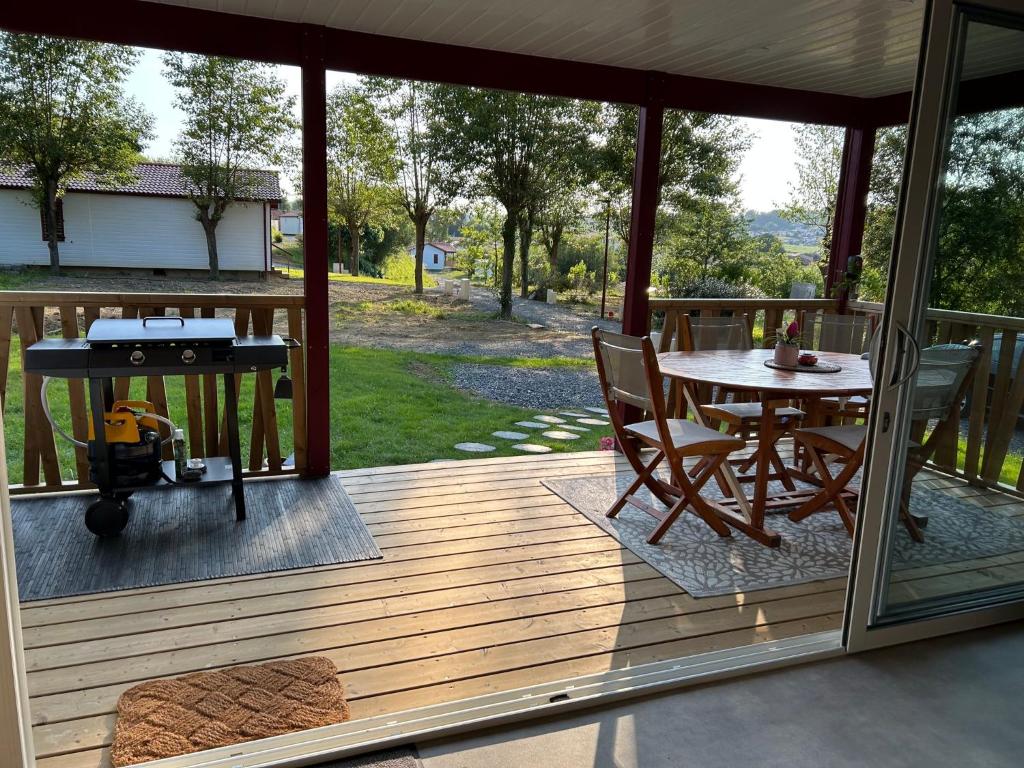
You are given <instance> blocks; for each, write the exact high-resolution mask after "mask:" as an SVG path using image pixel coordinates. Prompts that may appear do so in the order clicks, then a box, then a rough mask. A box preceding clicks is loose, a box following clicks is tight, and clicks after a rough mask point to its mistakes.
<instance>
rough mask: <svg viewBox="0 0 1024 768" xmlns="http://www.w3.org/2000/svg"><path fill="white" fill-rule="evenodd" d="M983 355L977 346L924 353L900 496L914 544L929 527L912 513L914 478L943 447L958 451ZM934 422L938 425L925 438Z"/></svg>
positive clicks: (941, 347)
mask: <svg viewBox="0 0 1024 768" xmlns="http://www.w3.org/2000/svg"><path fill="white" fill-rule="evenodd" d="M981 352H982V348H981V346H980V345H978V344H966V345H965V344H939V345H936V346H934V347H928V348H927V349H924V350H922V351H921V363H920V365H919V366H918V369H917V374H916V380H915V385H914V408H913V411H912V413H911V440H910V445H909V446H908V448H907V464H906V468H905V469H904V471H903V486H902V488H901V493H900V518H901V519H902V520H903V523H904V525H906V526H907V531H908V532H909V533H910V535H911V537H912V538H913V539H914V541H918V542H920V541H924V534H923V533H922V531H921V529H922V528H924V527H925V526H926V525H927V524H928V518H927V517H926V516H923V515H915V514H913V513H912V512H911V510H910V492H911V487H912V486H913V483H914V478H915V477H916V476H917V473H918V472H920V471H921V470H922V469H923V468H924V466H925V464H927V463H928V461H929V460H930V459H931V458H932V456H934V455H935V452H936V450H938V449H939V448H940V447H941V446H942V445H944V444H946V443H947V442H950V441H952V442H953V443H954V449H955V442H956V439H957V436H958V434H959V432H960V406H961V404H962V403H963V401H964V397H966V395H967V391H968V390H969V389H970V387H971V384H972V383H973V381H974V374H975V371H976V370H977V367H978V360H980V359H981ZM933 420H937V422H936V423H935V426H934V427H933V428H932V431H931V432H929V433H928V434H927V436H925V432H926V430H927V426H928V424H929V423H930V422H932V421H933ZM953 455H955V450H954V454H953Z"/></svg>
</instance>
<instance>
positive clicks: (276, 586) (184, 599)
mask: <svg viewBox="0 0 1024 768" xmlns="http://www.w3.org/2000/svg"><path fill="white" fill-rule="evenodd" d="M617 460H620V459H616V457H615V456H614V455H613V454H611V453H596V452H595V453H579V454H552V455H548V456H542V457H525V456H524V457H516V458H500V459H477V460H470V461H463V462H457V463H451V462H449V463H440V464H422V465H414V466H396V467H380V468H376V469H365V470H356V471H350V472H345V473H343V475H342V477H343V479H344V482H345V485H346V487H347V488H348V490H349V493H350V494H351V496H352V499H353V500H354V502H355V504H356V506H357V508H358V509H359V511H360V513H361V514H362V515H363V517H364V519H365V521H366V523H367V524H368V526H369V528H370V530H371V532H372V533H373V535H374V536H375V538H376V540H377V542H378V543H379V545H380V547H381V549H382V550H383V552H384V559H383V560H381V561H372V562H361V563H351V564H347V565H340V566H330V567H321V568H313V569H308V570H303V571H288V572H281V573H272V574H261V575H255V576H249V577H243V578H232V579H222V580H216V581H205V582H194V583H188V584H177V585H173V586H166V587H159V588H151V589H141V590H133V591H130V592H120V593H106V594H101V595H92V596H87V597H81V598H71V599H62V600H54V601H48V602H40V603H31V604H25V605H23V607H22V621H23V622H24V635H25V646H26V656H27V664H28V669H29V689H30V695H31V697H32V699H31V715H32V722H33V724H34V735H35V745H36V750H37V754H38V756H39V765H40V766H41V768H100V767H102V768H107V767H108V766H109V760H108V753H107V746H108V745H109V743H110V739H111V735H112V732H113V726H114V714H113V712H114V706H115V703H116V701H117V697H118V695H119V694H120V693H121V692H122V691H123V690H125V689H126V688H128V687H130V686H131V685H133V684H135V683H138V682H140V681H143V680H146V679H151V678H157V677H166V676H173V675H179V674H183V673H187V672H190V671H195V670H199V669H204V668H211V667H217V666H226V665H231V664H244V663H252V662H260V661H266V660H270V659H275V658H281V657H288V656H293V655H302V654H309V653H318V654H323V655H326V656H328V657H330V658H332V659H333V660H334V662H335V663H336V664H337V666H338V667H339V669H341V670H342V676H341V677H342V681H343V683H344V685H345V689H346V692H347V694H348V696H349V699H350V702H351V707H352V716H353V718H360V717H365V716H368V715H375V714H382V713H393V712H398V711H400V710H404V709H408V708H411V707H417V706H422V705H426V704H431V703H438V702H446V701H454V700H458V699H462V698H466V697H469V696H475V695H478V694H482V693H488V692H493V691H499V690H509V689H514V688H519V687H523V686H527V685H531V684H535V683H539V682H544V681H552V680H559V679H564V678H570V677H573V676H577V675H581V674H587V673H594V672H601V671H605V670H609V669H618V668H624V667H627V666H635V665H637V664H643V663H645V662H651V661H657V660H663V659H669V658H674V657H680V656H685V655H688V654H693V653H699V652H703V651H709V650H713V649H720V648H727V647H733V646H741V645H744V644H749V643H758V642H764V641H767V640H773V639H777V638H782V637H789V636H794V635H799V634H803V633H809V632H817V631H821V630H827V629H835V628H838V627H839V626H840V624H841V620H842V610H843V600H844V590H845V587H846V584H845V581H846V580H845V579H833V580H830V581H823V582H816V583H812V584H802V585H796V586H791V587H784V588H779V589H772V590H764V591H758V592H752V593H749V594H738V595H728V596H723V597H712V598H704V599H700V600H697V599H694V598H692V597H690V596H689V595H687V594H686V593H685V592H684V591H683V590H681V589H680V588H679V587H677V586H676V585H675V584H673V583H672V582H670V581H668V580H667V579H665V578H664V577H662V576H661V575H659V574H658V573H657V572H656V571H655V570H654V569H652V568H651V567H650V566H648V565H647V564H646V563H644V562H643V561H641V560H640V559H639V558H637V557H636V556H635V555H633V554H632V553H630V552H629V551H627V550H624V549H623V548H622V547H620V546H619V544H618V543H617V542H616V541H615V540H614V539H612V538H611V537H609V536H607V535H606V534H604V533H603V532H602V531H601V530H600V529H599V528H598V527H596V526H595V525H593V524H592V523H590V522H589V521H588V520H586V519H585V518H584V517H583V516H582V515H580V514H578V513H577V512H576V511H575V510H574V509H573V508H572V507H570V506H569V505H567V504H566V503H564V502H563V501H562V500H561V499H560V498H558V497H557V496H555V495H554V494H553V493H551V492H550V491H548V490H547V489H546V488H544V487H543V486H542V485H541V484H540V482H539V481H540V480H542V479H544V478H550V477H555V476H564V477H569V476H579V475H586V474H600V473H606V472H609V471H611V469H612V465H613V462H615V461H617ZM923 482H927V483H928V484H930V485H933V486H936V487H939V486H945V487H949V488H950V490H951V491H952V492H955V493H957V495H963V496H964V497H965V498H969V499H970V500H971V501H973V502H975V503H978V504H981V505H983V506H986V507H990V508H991V509H992V510H993V513H994V514H1001V515H1021V514H1024V503H1022V502H1020V500H1019V499H1015V498H1011V497H1008V496H1003V495H1001V494H998V493H994V492H991V491H982V490H980V489H977V488H971V487H967V486H964V487H956V488H953V487H952V486H959V485H960V484H959V483H958V481H955V480H952V479H949V478H943V477H938V476H934V477H930V478H928V479H926V480H923ZM1022 577H1024V553H1021V554H1018V555H1009V556H1004V557H998V558H989V559H987V560H985V561H972V562H967V563H957V564H945V565H941V566H931V567H927V568H920V569H917V570H915V571H904V572H901V573H900V575H899V579H900V583H899V585H898V587H897V588H896V589H895V590H894V592H895V593H896V595H900V594H902V595H904V596H906V597H911V596H923V595H928V594H936V593H940V592H942V591H944V590H948V589H950V588H951V586H954V587H958V588H965V587H969V586H989V585H991V584H993V583H998V582H999V581H1006V580H1016V579H1020V578H1022Z"/></svg>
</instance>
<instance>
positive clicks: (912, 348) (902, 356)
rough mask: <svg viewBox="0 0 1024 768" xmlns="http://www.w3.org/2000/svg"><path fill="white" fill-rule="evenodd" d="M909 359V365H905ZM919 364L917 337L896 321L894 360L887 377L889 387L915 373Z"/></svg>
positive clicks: (919, 347)
mask: <svg viewBox="0 0 1024 768" xmlns="http://www.w3.org/2000/svg"><path fill="white" fill-rule="evenodd" d="M908 361H909V365H907V363H908ZM920 365H921V346H920V345H919V344H918V343H917V337H915V336H914V334H912V333H911V332H910V331H908V330H907V329H906V328H905V327H904V326H903V324H902V323H896V362H895V364H894V365H893V370H892V376H890V377H889V388H890V389H893V388H895V387H899V386H901V385H903V384H905V383H906V382H907V381H908V380H909V379H910V377H911V376H913V375H914V374H915V373H917V369H918V367H919V366H920Z"/></svg>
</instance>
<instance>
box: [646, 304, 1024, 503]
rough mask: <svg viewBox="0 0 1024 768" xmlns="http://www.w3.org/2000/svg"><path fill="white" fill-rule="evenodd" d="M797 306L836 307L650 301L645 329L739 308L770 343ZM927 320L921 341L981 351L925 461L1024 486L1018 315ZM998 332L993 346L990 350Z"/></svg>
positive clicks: (932, 313)
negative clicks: (944, 436) (949, 431)
mask: <svg viewBox="0 0 1024 768" xmlns="http://www.w3.org/2000/svg"><path fill="white" fill-rule="evenodd" d="M802 310H810V311H813V310H823V311H825V312H835V311H836V310H837V304H836V302H834V301H832V300H830V299H802V300H801V299H652V300H651V313H652V319H651V327H652V329H658V328H665V329H669V331H670V332H673V330H674V329H675V328H677V327H678V318H679V315H681V314H690V313H700V314H701V315H711V316H715V315H740V314H745V315H747V317H748V319H749V320H750V322H751V324H752V326H753V327H754V328H755V329H761V330H762V337H761V338H762V340H763V345H764V346H765V347H769V346H771V344H772V339H773V338H774V336H773V330H774V329H775V328H777V327H778V326H779V325H781V324H782V322H783V320H791V319H793V318H794V317H795V316H796V315H797V313H798V312H800V311H802ZM847 311H848V312H850V313H853V314H862V315H868V316H872V317H874V318H878V317H879V316H880V315H881V312H882V305H881V304H875V303H871V302H858V301H853V302H850V303H849V304H848V306H847ZM926 322H927V326H926V330H925V337H924V339H923V344H922V346H929V345H932V344H945V343H950V342H960V341H968V340H977V341H978V343H979V344H980V345H981V347H982V349H983V352H982V357H981V359H980V360H979V362H978V368H977V370H976V373H975V379H974V384H973V386H972V389H971V391H970V393H969V397H968V398H967V401H966V410H965V413H964V414H963V416H964V417H966V424H965V425H964V426H962V427H961V431H960V435H959V439H958V440H957V439H955V438H956V436H955V435H953V438H954V439H951V440H950V441H949V443H948V445H944V446H941V448H940V449H939V450H938V451H936V454H935V457H934V458H933V460H932V462H931V463H932V465H933V466H934V467H935V468H937V469H941V470H943V471H945V472H949V473H953V474H956V475H959V476H961V477H964V478H966V479H967V480H968V481H969V482H971V483H973V484H977V485H983V486H989V487H999V488H1001V489H1003V490H1010V491H1014V492H1017V493H1022V492H1024V462H1021V460H1020V458H1018V451H1017V450H1014V441H1013V437H1014V433H1015V432H1016V431H1017V430H1018V428H1019V425H1020V424H1022V423H1024V414H1022V409H1024V355H1021V356H1020V358H1019V359H1017V360H1015V359H1014V358H1015V354H1014V353H1015V350H1016V348H1017V339H1018V338H1024V318H1018V317H1006V316H1002V315H982V314H976V313H973V312H954V311H952V310H946V309H928V311H927V314H926ZM997 338H998V339H1000V348H999V350H998V356H994V355H993V341H994V340H995V339H997ZM958 415H959V414H958ZM921 426H923V425H921ZM1018 462H1021V467H1020V469H1019V470H1018V468H1017V463H1018Z"/></svg>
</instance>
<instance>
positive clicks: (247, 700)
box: [110, 656, 349, 766]
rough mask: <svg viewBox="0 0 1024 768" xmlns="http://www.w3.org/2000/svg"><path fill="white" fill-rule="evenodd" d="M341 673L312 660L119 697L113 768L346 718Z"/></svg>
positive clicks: (142, 688)
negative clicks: (339, 676)
mask: <svg viewBox="0 0 1024 768" xmlns="http://www.w3.org/2000/svg"><path fill="white" fill-rule="evenodd" d="M337 675H338V670H337V668H336V667H335V666H334V663H333V662H332V661H331V660H330V659H325V658H324V657H323V656H307V657H305V658H301V659H292V660H289V661H274V662H270V663H269V664H256V665H252V666H244V667H230V668H228V669H221V670H217V671H215V672H197V673H195V674H191V675H185V676H184V677H177V678H173V679H167V680H153V681H150V682H148V683H142V684H141V685H136V686H135V687H134V688H130V689H128V690H127V691H125V692H124V693H123V694H121V698H120V699H118V702H117V727H116V728H115V729H114V743H113V745H112V746H111V749H110V753H111V761H112V762H113V764H114V765H115V766H125V765H132V764H134V763H144V762H147V761H149V760H157V759H159V758H161V757H173V756H175V755H184V754H188V753H189V752H199V751H201V750H204V749H213V748H214V747H224V746H227V745H229V744H239V743H241V742H244V741H252V740H253V739H263V738H266V737H268V736H279V735H280V734H282V733H292V732H293V731H303V730H306V729H308V728H319V727H320V726H324V725H332V724H334V723H340V722H342V721H344V720H348V717H349V711H348V704H347V703H346V702H345V696H344V692H343V691H342V688H341V683H340V682H339V681H338V677H337Z"/></svg>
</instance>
